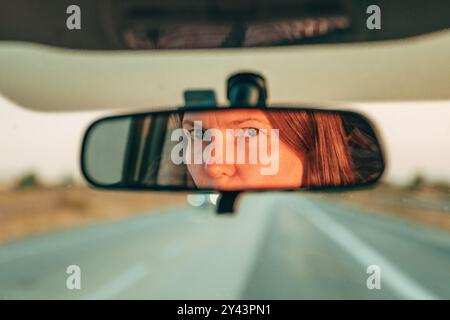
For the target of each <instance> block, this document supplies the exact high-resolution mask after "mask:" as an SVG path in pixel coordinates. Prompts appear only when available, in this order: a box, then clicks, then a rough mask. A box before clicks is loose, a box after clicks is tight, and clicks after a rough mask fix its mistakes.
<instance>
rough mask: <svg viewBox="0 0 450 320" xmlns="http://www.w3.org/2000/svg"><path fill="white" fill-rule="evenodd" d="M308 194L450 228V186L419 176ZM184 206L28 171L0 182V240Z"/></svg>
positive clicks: (160, 196) (175, 198)
mask: <svg viewBox="0 0 450 320" xmlns="http://www.w3.org/2000/svg"><path fill="white" fill-rule="evenodd" d="M311 195H313V197H315V196H317V197H319V198H320V197H327V199H333V200H336V201H338V202H340V203H343V204H345V205H347V206H349V207H354V208H357V209H360V211H361V212H366V213H369V214H384V215H390V216H395V217H398V218H400V219H406V220H408V221H411V222H414V223H419V224H425V225H429V226H431V227H434V228H439V229H443V230H447V231H449V232H450V186H449V185H448V184H446V183H430V182H427V181H426V180H425V179H424V178H423V177H422V176H421V175H417V176H416V177H415V178H414V179H412V181H411V182H410V183H409V184H407V185H402V186H395V185H392V184H387V183H381V184H379V185H378V186H377V187H375V188H370V189H367V190H359V191H349V192H339V193H327V194H322V193H321V194H311ZM185 205H186V194H185V193H171V194H169V193H154V192H142V193H139V192H138V193H131V192H111V191H101V190H94V189H92V188H90V187H88V186H87V185H85V184H84V183H81V182H75V181H73V180H72V179H71V178H63V179H61V181H60V182H59V183H53V184H49V183H48V182H47V183H43V182H41V180H40V179H39V177H38V176H37V175H36V174H34V173H27V174H25V175H23V176H22V177H20V178H19V179H17V180H16V181H13V182H10V183H9V184H3V185H0V243H4V242H10V241H13V240H16V239H21V238H25V237H28V236H31V235H36V234H42V233H48V232H51V231H56V230H64V229H69V228H74V227H77V226H81V225H85V224H90V223H95V222H98V221H104V220H114V219H120V218H124V217H127V216H130V215H133V214H139V213H144V212H151V211H157V210H158V209H173V208H176V207H177V206H178V207H180V208H181V207H183V206H185Z"/></svg>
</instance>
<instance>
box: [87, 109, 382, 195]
mask: <svg viewBox="0 0 450 320" xmlns="http://www.w3.org/2000/svg"><path fill="white" fill-rule="evenodd" d="M229 108H233V107H229V106H223V107H222V106H219V107H208V106H206V107H184V106H183V107H175V108H173V109H165V110H162V109H157V110H155V111H153V110H152V111H147V112H136V113H127V114H119V115H111V116H106V117H103V118H100V119H97V120H95V121H94V122H93V123H91V124H90V125H89V126H88V128H87V130H86V132H85V134H84V137H83V141H82V145H81V152H80V167H81V168H80V169H81V173H82V175H83V177H84V179H86V181H87V182H88V183H89V184H90V185H91V186H92V187H94V188H97V189H100V190H111V191H134V192H148V191H154V192H168V191H170V192H187V193H200V194H202V193H203V194H211V193H221V192H223V191H221V190H216V189H201V190H196V189H191V188H186V187H177V186H148V187H147V186H142V185H140V184H137V185H136V186H121V185H102V184H99V183H96V182H95V181H93V180H92V179H90V178H89V175H88V174H87V172H86V168H85V167H86V166H85V163H84V159H85V157H84V155H85V149H86V144H87V140H88V137H89V133H90V132H91V131H92V129H93V128H94V127H95V126H96V125H97V124H98V123H100V122H103V121H105V120H111V119H121V118H128V117H130V116H144V115H148V114H154V115H158V114H168V113H173V112H179V111H183V112H186V111H194V112H199V111H211V110H226V109H229ZM255 108H256V109H262V110H265V111H267V110H277V111H283V110H287V111H292V110H298V111H320V112H330V113H331V112H334V113H340V114H344V115H345V114H347V115H353V116H357V117H360V118H362V119H363V120H364V121H366V122H367V123H368V124H369V125H370V127H371V129H372V131H373V132H374V134H375V137H376V139H377V142H378V146H379V151H380V159H381V160H382V162H383V165H382V167H381V170H380V173H379V175H378V176H377V177H375V178H374V179H373V180H371V181H369V182H366V183H364V184H352V185H346V186H341V187H331V186H326V187H302V188H297V189H284V188H280V189H276V188H274V189H240V190H227V192H280V191H282V192H293V191H296V192H311V191H312V192H324V191H325V192H344V191H345V192H347V191H354V190H364V189H370V188H373V187H374V186H375V185H376V184H377V183H378V182H379V181H380V179H381V177H382V176H383V174H384V172H385V168H386V160H385V159H386V158H385V156H384V154H385V153H384V147H383V143H382V142H381V141H380V135H379V131H378V130H377V128H376V126H375V125H374V124H373V122H372V121H370V120H369V119H368V118H367V117H366V116H365V115H363V114H361V113H359V112H356V111H350V110H338V109H323V108H316V107H295V106H292V107H289V106H286V105H285V106H276V105H271V106H267V107H252V106H243V107H236V109H255Z"/></svg>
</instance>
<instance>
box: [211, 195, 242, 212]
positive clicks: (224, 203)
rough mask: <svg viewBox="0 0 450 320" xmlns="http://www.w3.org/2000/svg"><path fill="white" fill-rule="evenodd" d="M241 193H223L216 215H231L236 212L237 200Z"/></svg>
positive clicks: (218, 201) (218, 202)
mask: <svg viewBox="0 0 450 320" xmlns="http://www.w3.org/2000/svg"><path fill="white" fill-rule="evenodd" d="M239 194H240V191H222V192H221V193H220V196H219V199H218V200H217V207H216V213H217V214H231V213H234V212H235V211H236V206H235V203H236V199H237V197H238V196H239Z"/></svg>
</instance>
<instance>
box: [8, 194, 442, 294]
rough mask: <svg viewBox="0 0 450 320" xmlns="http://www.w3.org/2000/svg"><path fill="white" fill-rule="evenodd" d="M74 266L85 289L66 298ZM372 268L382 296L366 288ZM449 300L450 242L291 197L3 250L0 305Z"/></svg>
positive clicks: (107, 226) (146, 219) (162, 215)
mask: <svg viewBox="0 0 450 320" xmlns="http://www.w3.org/2000/svg"><path fill="white" fill-rule="evenodd" d="M69 265H78V266H79V267H80V270H81V289H80V290H69V289H67V287H66V280H67V277H68V276H69V275H68V274H67V273H66V270H67V267H68V266H69ZM371 265H376V266H377V267H378V268H379V269H378V270H379V276H380V279H381V282H380V283H381V288H380V289H368V287H367V284H366V282H367V279H368V277H369V276H371V273H369V274H368V273H367V268H368V266H371ZM13 298H19V299H30V298H33V299H34V298H39V299H53V298H55V299H115V298H118V299H166V298H167V299H197V298H198V299H241V298H243V299H259V298H263V299H264V298H267V299H280V298H286V299H299V298H300V299H302V298H325V299H347V298H358V299H379V298H393V299H441V298H446V299H450V234H449V233H445V232H441V231H437V230H434V229H429V228H426V227H423V226H419V225H414V224H410V223H407V222H404V221H402V220H396V219H393V218H387V217H384V216H379V215H370V214H365V213H361V212H356V211H355V210H352V209H349V208H346V207H343V206H342V205H338V204H335V203H331V202H327V201H325V200H323V199H320V198H319V199H318V198H310V197H305V196H300V195H298V194H293V193H260V194H251V195H246V196H245V197H243V198H242V200H241V201H240V210H239V212H238V213H237V214H236V215H234V216H228V215H223V216H217V215H215V214H213V212H212V210H210V209H195V208H184V209H179V210H172V211H165V212H158V213H151V214H142V215H138V216H134V217H132V218H129V219H126V220H122V221H119V222H108V223H101V224H97V225H91V226H88V227H82V228H77V229H72V230H70V231H65V232H59V233H53V234H48V235H44V236H39V237H34V238H29V239H26V240H22V241H17V242H14V243H11V244H8V245H3V246H0V299H13Z"/></svg>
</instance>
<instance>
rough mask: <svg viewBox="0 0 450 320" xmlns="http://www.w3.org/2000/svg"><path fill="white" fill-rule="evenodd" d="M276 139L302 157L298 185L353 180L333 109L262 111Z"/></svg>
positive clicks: (353, 171)
mask: <svg viewBox="0 0 450 320" xmlns="http://www.w3.org/2000/svg"><path fill="white" fill-rule="evenodd" d="M265 113H266V116H267V118H268V119H269V121H270V122H271V124H272V125H273V127H274V128H278V129H280V139H281V141H283V142H284V143H286V144H287V145H288V146H290V147H291V148H292V150H294V151H295V152H296V153H298V154H299V156H300V157H301V158H302V160H303V165H304V170H303V172H304V174H303V179H302V187H303V186H305V187H327V186H342V185H349V184H355V183H356V174H355V169H354V165H353V161H352V157H351V154H350V148H349V146H348V143H347V139H346V134H345V130H344V126H343V123H342V118H341V116H340V115H339V114H337V113H336V112H325V111H321V112H314V111H312V112H311V111H298V110H297V111H288V110H283V111H272V110H271V111H266V112H265Z"/></svg>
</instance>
